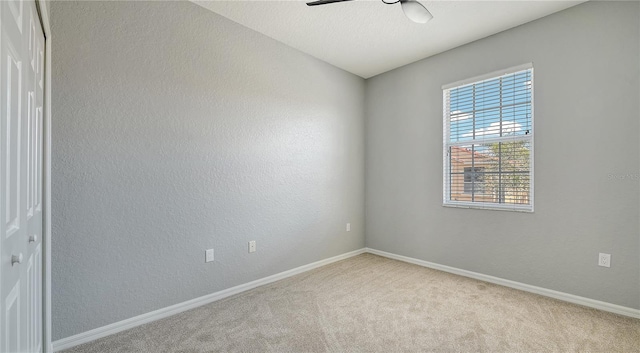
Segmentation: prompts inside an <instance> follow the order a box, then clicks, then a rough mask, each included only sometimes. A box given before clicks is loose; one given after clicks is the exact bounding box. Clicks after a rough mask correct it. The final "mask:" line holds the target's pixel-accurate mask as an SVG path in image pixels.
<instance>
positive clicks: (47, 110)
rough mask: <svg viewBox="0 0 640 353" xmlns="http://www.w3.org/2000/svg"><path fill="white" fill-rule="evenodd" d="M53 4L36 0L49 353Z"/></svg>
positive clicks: (48, 349) (46, 345) (47, 343)
mask: <svg viewBox="0 0 640 353" xmlns="http://www.w3.org/2000/svg"><path fill="white" fill-rule="evenodd" d="M48 1H49V0H36V1H35V2H36V5H37V9H38V14H39V16H40V23H41V24H42V31H43V32H44V51H45V54H44V57H45V61H44V102H43V106H44V108H43V110H44V112H43V120H44V122H43V131H42V132H43V138H44V143H43V144H42V147H43V149H44V151H43V157H44V161H43V163H44V167H43V180H42V183H43V185H42V188H43V195H42V196H43V198H44V200H43V205H42V206H43V210H42V212H43V214H42V216H43V230H42V231H43V237H42V246H43V249H42V250H43V252H42V254H43V257H44V258H43V261H42V263H43V267H44V268H43V269H42V274H43V276H42V277H43V278H42V282H43V283H42V315H43V318H42V324H43V326H44V327H43V330H42V334H43V337H42V346H43V351H44V352H45V353H52V352H53V346H52V344H51V343H52V337H51V331H52V330H51V43H52V36H51V22H50V19H49V12H48V10H47V4H46V2H48Z"/></svg>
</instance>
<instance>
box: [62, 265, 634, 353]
mask: <svg viewBox="0 0 640 353" xmlns="http://www.w3.org/2000/svg"><path fill="white" fill-rule="evenodd" d="M639 351H640V320H637V319H631V318H627V317H623V316H618V315H615V314H610V313H606V312H602V311H598V310H594V309H589V308H585V307H581V306H578V305H573V304H568V303H564V302H560V301H557V300H554V299H549V298H545V297H541V296H538V295H535V294H530V293H525V292H521V291H518V290H515V289H510V288H506V287H501V286H497V285H493V284H489V283H485V282H480V281H477V280H473V279H469V278H465V277H460V276H456V275H451V274H448V273H445V272H440V271H435V270H431V269H427V268H424V267H419V266H415V265H411V264H406V263H403V262H399V261H395V260H390V259H386V258H383V257H379V256H376V255H371V254H363V255H359V256H356V257H353V258H350V259H347V260H344V261H340V262H336V263H333V264H330V265H327V266H324V267H321V268H318V269H315V270H313V271H309V272H306V273H303V274H300V275H297V276H295V277H291V278H288V279H285V280H282V281H279V282H275V283H272V284H269V285H266V286H263V287H260V288H256V289H253V290H250V291H248V292H245V293H241V294H238V295H236V296H233V297H229V298H227V299H224V300H221V301H218V302H215V303H212V304H209V305H206V306H202V307H200V308H196V309H193V310H190V311H187V312H184V313H181V314H178V315H175V316H172V317H169V318H166V319H163V320H159V321H156V322H153V323H150V324H146V325H143V326H140V327H137V328H134V329H131V330H128V331H124V332H121V333H118V334H115V335H113V336H109V337H105V338H102V339H100V340H97V341H94V342H91V343H88V344H85V345H82V346H78V347H75V348H73V349H70V350H67V351H66V352H101V353H102V352H150V353H151V352H185V353H186V352H603V353H604V352H639Z"/></svg>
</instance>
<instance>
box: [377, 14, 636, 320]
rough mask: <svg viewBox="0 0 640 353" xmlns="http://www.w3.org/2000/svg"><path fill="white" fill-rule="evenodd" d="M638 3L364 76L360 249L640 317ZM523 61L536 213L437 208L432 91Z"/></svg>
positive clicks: (438, 160)
mask: <svg viewBox="0 0 640 353" xmlns="http://www.w3.org/2000/svg"><path fill="white" fill-rule="evenodd" d="M639 6H640V4H639V3H637V2H589V3H586V4H583V5H578V6H576V7H574V8H571V9H568V10H566V11H563V12H559V13H557V14H554V15H551V16H548V17H545V18H543V19H540V20H538V21H534V22H531V23H529V24H525V25H523V26H520V27H518V28H515V29H512V30H509V31H506V32H502V33H500V34H497V35H494V36H492V37H489V38H485V39H482V40H479V41H477V42H474V43H471V44H468V45H465V46H462V47H459V48H456V49H453V50H451V51H448V52H446V53H443V54H440V55H437V56H434V57H431V58H428V59H425V60H422V61H419V62H417V63H413V64H411V65H408V66H405V67H402V68H399V69H396V70H394V71H391V72H388V73H385V74H382V75H379V76H377V77H374V78H372V79H369V80H367V95H366V112H367V122H366V124H365V125H366V146H367V147H366V173H365V175H366V220H367V221H366V243H367V246H369V247H371V248H375V249H379V250H384V251H389V252H392V253H396V254H401V255H405V256H410V257H414V258H418V259H423V260H427V261H431V262H435V263H439V264H444V265H449V266H453V267H457V268H461V269H466V270H470V271H475V272H480V273H483V274H488V275H493V276H497V277H501V278H506V279H510V280H515V281H519V282H523V283H528V284H532V285H536V286H541V287H545V288H550V289H555V290H559V291H562V292H567V293H571V294H575V295H579V296H584V297H588V298H593V299H597V300H602V301H605V302H610V303H614V304H619V305H624V306H628V307H632V308H640V282H639V280H640V269H639V267H640V260H639V258H638V252H639V238H640V229H639V224H638V216H639V215H640V209H639V202H640V181H639V179H638V175H639V174H640V168H639V160H640V156H639V153H640V145H639V142H640V139H639V138H638V137H639V131H640V126H639V122H640V109H639V105H638V104H639V101H638V98H639V96H640V89H639V80H638V78H639V76H640V72H639V65H640V56H639V52H640V48H639V43H640V37H639V34H640V28H639V23H640V21H638V19H639V18H640V11H639ZM527 62H533V65H534V70H535V88H534V89H535V91H534V94H535V203H536V204H535V213H531V214H529V213H514V212H505V211H487V210H474V209H455V208H445V207H443V206H442V90H441V86H442V85H443V84H447V83H450V82H455V81H458V80H461V79H465V78H469V77H473V76H477V75H480V74H484V73H488V72H492V71H494V70H498V69H503V68H508V67H511V66H515V65H519V64H523V63H527ZM625 176H626V177H625ZM612 177H613V178H612ZM598 252H605V253H610V254H612V260H611V261H612V267H611V268H603V267H598V266H597V258H598Z"/></svg>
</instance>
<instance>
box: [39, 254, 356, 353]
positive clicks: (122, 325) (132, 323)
mask: <svg viewBox="0 0 640 353" xmlns="http://www.w3.org/2000/svg"><path fill="white" fill-rule="evenodd" d="M364 252H365V249H364V248H363V249H359V250H355V251H351V252H348V253H344V254H342V255H338V256H334V257H331V258H328V259H324V260H320V261H316V262H314V263H310V264H308V265H304V266H300V267H296V268H294V269H291V270H288V271H284V272H280V273H277V274H275V275H272V276H269V277H264V278H261V279H257V280H255V281H251V282H249V283H245V284H241V285H239V286H235V287H232V288H228V289H224V290H221V291H219V292H215V293H211V294H208V295H205V296H202V297H199V298H195V299H191V300H188V301H186V302H182V303H178V304H175V305H171V306H168V307H166V308H162V309H158V310H155V311H152V312H149V313H146V314H142V315H138V316H135V317H132V318H129V319H126V320H122V321H118V322H114V323H112V324H109V325H107V326H102V327H98V328H96V329H93V330H90V331H86V332H83V333H79V334H77V335H73V336H70V337H66V338H63V339H60V340H57V341H54V342H53V344H52V346H53V351H54V352H57V351H61V350H65V349H68V348H71V347H74V346H77V345H80V344H83V343H87V342H91V341H94V340H97V339H98V338H102V337H105V336H109V335H112V334H114V333H117V332H120V331H124V330H128V329H130V328H133V327H136V326H140V325H142V324H146V323H148V322H152V321H156V320H159V319H162V318H165V317H168V316H171V315H175V314H178V313H181V312H183V311H186V310H189V309H193V308H196V307H199V306H202V305H205V304H209V303H212V302H215V301H217V300H220V299H223V298H226V297H229V296H232V295H234V294H238V293H241V292H244V291H247V290H249V289H253V288H256V287H259V286H263V285H265V284H269V283H271V282H275V281H278V280H281V279H284V278H287V277H291V276H294V275H297V274H299V273H303V272H307V271H309V270H313V269H315V268H318V267H320V266H324V265H327V264H330V263H332V262H336V261H340V260H344V259H347V258H350V257H353V256H356V255H360V254H362V253H364Z"/></svg>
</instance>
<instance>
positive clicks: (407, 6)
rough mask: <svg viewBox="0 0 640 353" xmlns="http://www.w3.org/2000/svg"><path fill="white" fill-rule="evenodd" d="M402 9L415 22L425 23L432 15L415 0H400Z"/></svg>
mask: <svg viewBox="0 0 640 353" xmlns="http://www.w3.org/2000/svg"><path fill="white" fill-rule="evenodd" d="M400 5H401V6H402V11H403V12H404V15H405V16H407V17H408V18H409V19H410V20H411V21H413V22H416V23H427V22H428V21H429V20H430V19H432V18H433V15H432V14H431V12H429V10H427V8H426V7H424V5H422V4H421V3H419V2H417V1H416V0H400Z"/></svg>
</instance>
